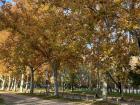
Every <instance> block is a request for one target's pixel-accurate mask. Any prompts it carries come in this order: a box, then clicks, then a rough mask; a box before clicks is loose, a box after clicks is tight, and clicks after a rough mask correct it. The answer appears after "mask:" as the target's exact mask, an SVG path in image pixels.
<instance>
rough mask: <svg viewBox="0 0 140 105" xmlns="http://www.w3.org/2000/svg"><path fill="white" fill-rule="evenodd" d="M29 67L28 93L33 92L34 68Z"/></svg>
mask: <svg viewBox="0 0 140 105" xmlns="http://www.w3.org/2000/svg"><path fill="white" fill-rule="evenodd" d="M30 69H31V81H30V93H31V94H33V93H34V68H33V67H30Z"/></svg>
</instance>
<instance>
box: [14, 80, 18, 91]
mask: <svg viewBox="0 0 140 105" xmlns="http://www.w3.org/2000/svg"><path fill="white" fill-rule="evenodd" d="M16 89H17V80H16V78H15V81H14V91H16Z"/></svg>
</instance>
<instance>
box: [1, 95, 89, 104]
mask: <svg viewBox="0 0 140 105" xmlns="http://www.w3.org/2000/svg"><path fill="white" fill-rule="evenodd" d="M1 97H2V98H3V99H4V100H5V103H6V105H90V104H86V103H80V102H67V101H66V102H65V101H60V100H43V99H40V98H37V97H29V96H22V95H16V94H11V93H1Z"/></svg>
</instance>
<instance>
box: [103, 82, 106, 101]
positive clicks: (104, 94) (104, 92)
mask: <svg viewBox="0 0 140 105" xmlns="http://www.w3.org/2000/svg"><path fill="white" fill-rule="evenodd" d="M102 82H103V85H102V86H103V87H102V97H103V100H106V99H107V82H106V81H105V80H103V81H102Z"/></svg>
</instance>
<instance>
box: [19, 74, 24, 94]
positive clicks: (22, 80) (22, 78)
mask: <svg viewBox="0 0 140 105" xmlns="http://www.w3.org/2000/svg"><path fill="white" fill-rule="evenodd" d="M23 85H24V74H23V73H22V75H21V82H20V92H21V93H22V92H23Z"/></svg>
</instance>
